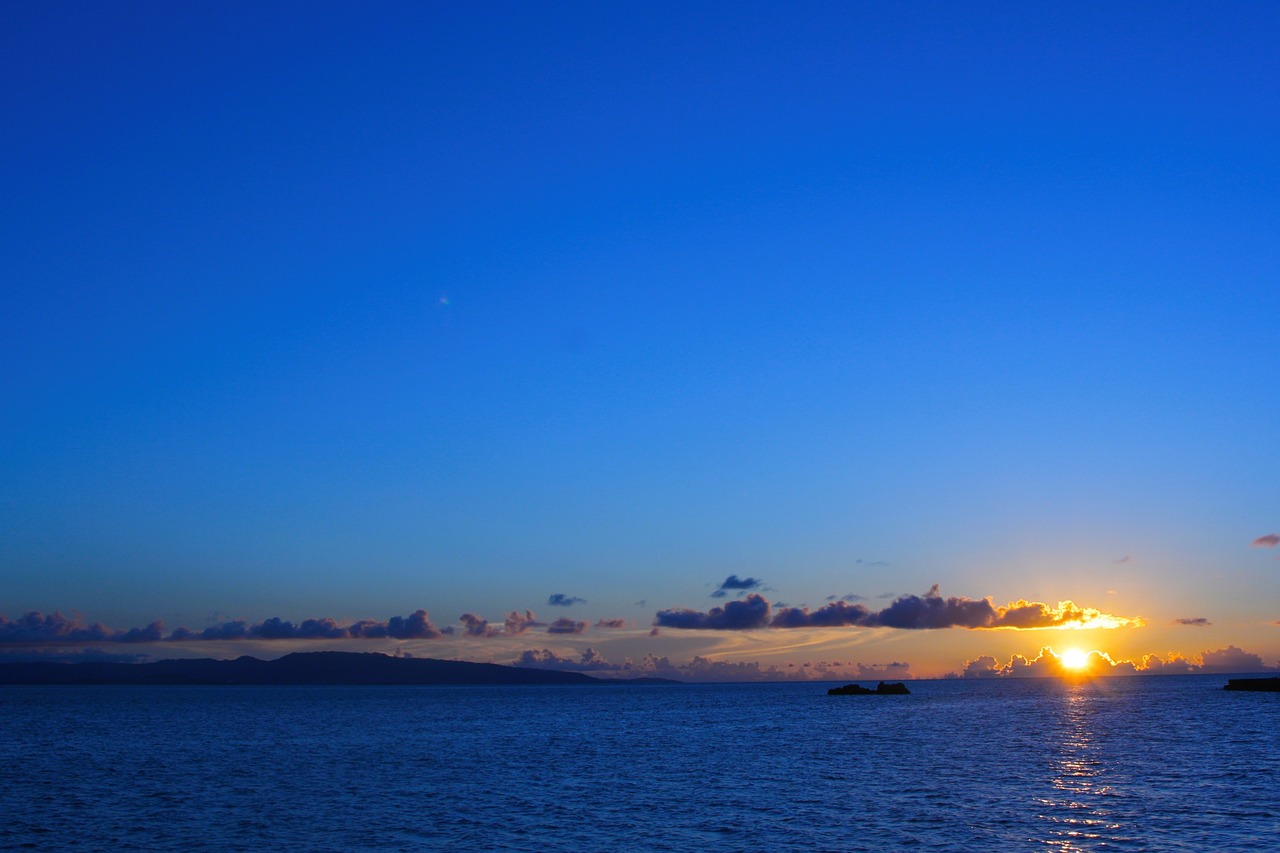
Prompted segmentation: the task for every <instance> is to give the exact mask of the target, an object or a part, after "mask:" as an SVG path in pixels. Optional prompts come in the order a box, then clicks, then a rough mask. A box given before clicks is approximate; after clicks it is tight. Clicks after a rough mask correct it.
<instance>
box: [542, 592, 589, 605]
mask: <svg viewBox="0 0 1280 853" xmlns="http://www.w3.org/2000/svg"><path fill="white" fill-rule="evenodd" d="M586 603H587V600H586V599H585V598H578V596H576V595H565V594H564V593H563V592H555V593H552V594H551V597H550V598H548V599H547V604H549V605H551V606H552V607H572V606H573V605H575V604H586Z"/></svg>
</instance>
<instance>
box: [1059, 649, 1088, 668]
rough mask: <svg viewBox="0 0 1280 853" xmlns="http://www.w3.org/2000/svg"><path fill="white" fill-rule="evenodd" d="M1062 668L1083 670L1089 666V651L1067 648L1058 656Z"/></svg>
mask: <svg viewBox="0 0 1280 853" xmlns="http://www.w3.org/2000/svg"><path fill="white" fill-rule="evenodd" d="M1058 660H1059V661H1061V662H1062V668H1063V669H1067V670H1071V671H1072V672H1083V671H1084V670H1086V669H1088V667H1089V653H1088V652H1085V651H1081V650H1080V649H1067V650H1066V651H1064V652H1063V653H1062V654H1061V655H1060V656H1059V657H1058Z"/></svg>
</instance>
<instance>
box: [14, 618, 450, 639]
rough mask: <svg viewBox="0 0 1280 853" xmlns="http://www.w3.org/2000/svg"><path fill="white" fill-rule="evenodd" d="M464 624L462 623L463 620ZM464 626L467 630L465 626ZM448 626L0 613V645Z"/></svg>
mask: <svg viewBox="0 0 1280 853" xmlns="http://www.w3.org/2000/svg"><path fill="white" fill-rule="evenodd" d="M464 625H465V623H464ZM468 630H469V629H468ZM452 633H453V628H452V627H446V628H437V627H436V626H435V625H433V624H432V623H431V617H430V616H429V615H428V614H427V611H425V610H416V611H414V612H413V613H411V614H410V615H408V616H392V617H391V618H390V619H388V620H387V621H386V622H377V621H374V620H371V619H362V620H360V621H358V622H352V623H351V624H350V625H340V624H339V623H338V622H337V621H335V620H334V619H330V618H324V619H306V620H304V621H302V622H300V623H298V624H294V623H293V622H289V621H286V620H284V619H281V618H280V617H278V616H273V617H271V618H270V619H266V620H264V621H262V622H257V623H253V624H250V623H249V622H246V621H244V620H241V619H235V620H231V621H228V622H222V623H219V624H217V625H212V626H210V627H208V628H205V629H203V630H201V631H193V630H192V629H190V628H175V629H174V630H173V631H171V632H169V633H167V634H166V633H165V627H164V623H163V622H161V621H158V620H157V621H155V622H152V623H151V624H150V625H148V626H146V627H145V628H130V629H128V630H127V631H121V630H111V629H109V628H107V627H106V626H104V625H102V624H101V623H99V622H94V623H92V624H86V623H85V622H83V621H81V620H80V619H76V618H71V617H67V616H63V615H62V614H61V613H57V612H54V613H50V614H48V615H47V616H46V615H44V614H41V613H37V612H34V611H33V612H31V613H27V614H25V615H23V616H22V617H21V618H19V619H14V620H9V619H6V618H5V617H4V616H0V643H3V644H10V645H42V644H59V645H81V644H86V643H160V642H165V643H181V642H191V641H200V640H204V641H215V640H346V639H382V638H391V639H396V640H432V639H436V638H438V637H443V636H445V635H446V634H452Z"/></svg>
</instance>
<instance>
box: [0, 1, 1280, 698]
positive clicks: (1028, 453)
mask: <svg viewBox="0 0 1280 853" xmlns="http://www.w3.org/2000/svg"><path fill="white" fill-rule="evenodd" d="M471 5H472V4H453V5H447V4H427V3H375V4H372V5H369V4H354V3H297V2H285V3H236V2H230V3H212V2H190V3H180V4H164V3H128V2H113V3H109V4H100V3H88V2H15V1H14V0H10V2H6V3H4V4H3V5H2V6H0V117H2V119H3V126H4V128H5V131H4V132H3V133H0V152H2V154H3V158H2V159H3V164H4V165H3V166H2V167H0V175H2V176H3V197H4V199H5V204H4V205H3V206H2V207H0V217H2V227H0V278H2V279H3V282H4V285H3V311H2V312H0V382H2V387H3V389H4V402H3V407H2V416H0V613H2V614H4V615H5V617H7V619H6V621H5V622H2V623H0V656H3V655H5V654H31V653H33V652H38V653H53V652H57V653H65V652H68V651H70V652H76V651H78V650H80V649H83V648H92V649H101V650H103V651H104V652H105V653H110V654H114V653H117V652H120V651H121V650H122V649H123V651H124V652H128V653H144V654H151V655H155V656H175V655H215V656H226V655H235V654H240V653H242V652H245V651H248V652H249V653H255V654H263V655H275V654H280V653H283V652H284V651H286V650H293V649H295V648H309V649H316V648H322V647H323V648H329V647H332V648H351V649H367V650H371V651H373V650H378V651H384V650H389V649H392V648H395V647H397V646H400V647H403V648H404V649H406V650H409V651H412V652H413V653H415V654H422V655H427V656H434V657H461V658H467V659H474V660H495V661H499V662H510V661H512V660H515V659H518V658H520V656H521V655H522V654H524V653H526V652H534V653H536V655H541V656H542V663H544V664H546V665H558V664H557V662H558V661H560V660H561V659H562V658H571V659H572V660H573V661H577V662H578V663H579V664H580V665H585V664H582V662H583V661H584V660H585V661H587V662H590V661H592V660H596V659H597V658H593V657H591V655H592V654H594V655H596V656H597V657H598V658H599V659H607V660H609V661H611V662H614V663H617V662H619V661H621V660H623V659H624V658H628V657H629V658H631V659H632V660H633V661H636V662H639V661H641V660H642V659H644V658H645V656H646V655H652V656H654V658H662V657H666V658H667V659H668V661H669V662H670V663H671V664H672V666H677V667H678V666H683V665H684V664H685V663H686V662H688V661H691V660H694V659H695V656H698V658H699V659H700V660H703V661H710V662H711V664H705V665H703V672H702V674H703V675H704V676H706V677H716V675H715V673H714V672H712V671H711V669H712V668H713V667H712V664H722V665H723V664H733V663H743V662H745V663H746V664H747V665H748V667H749V666H750V665H751V664H756V663H758V664H759V665H760V666H761V667H765V668H767V667H770V666H775V667H778V668H779V673H781V674H784V675H785V674H794V673H796V672H798V671H800V670H803V669H805V668H804V667H802V666H801V665H802V664H804V663H805V662H808V663H811V664H817V663H819V662H824V663H827V664H828V666H827V668H826V670H827V671H829V672H831V673H833V674H841V675H842V674H843V673H845V672H848V673H850V674H855V675H856V674H859V672H865V673H873V672H880V671H883V672H890V673H898V674H900V673H902V672H906V671H908V670H907V669H906V668H903V667H898V668H893V667H887V666H886V665H888V664H903V663H906V664H909V672H910V673H911V674H914V675H917V676H936V675H941V674H943V673H946V672H960V671H963V670H964V669H965V667H966V666H967V665H969V664H971V663H972V662H974V661H978V660H979V659H982V658H984V656H989V657H991V658H993V659H994V661H995V662H994V663H992V664H991V665H990V666H987V665H986V664H982V667H985V668H986V669H988V670H991V671H994V669H996V668H999V667H1005V666H1007V662H1008V661H1009V660H1010V656H1011V655H1014V654H1020V655H1023V656H1025V657H1026V658H1027V659H1028V660H1034V659H1036V657H1037V655H1038V654H1039V653H1040V649H1041V647H1043V646H1052V647H1054V648H1055V649H1058V650H1059V651H1061V650H1062V649H1065V648H1066V647H1068V646H1078V647H1080V648H1082V649H1084V650H1085V651H1088V650H1092V649H1097V650H1099V651H1102V652H1106V653H1107V654H1108V655H1109V656H1110V658H1111V659H1113V660H1117V661H1118V660H1132V661H1139V660H1141V659H1142V657H1143V656H1144V655H1149V654H1156V655H1160V656H1161V657H1162V660H1169V659H1170V658H1169V656H1170V655H1181V656H1183V657H1184V658H1187V659H1194V658H1196V657H1197V656H1200V655H1202V654H1204V653H1205V652H1217V651H1220V650H1224V649H1229V648H1232V647H1234V648H1235V649H1236V650H1237V651H1240V650H1243V653H1244V654H1247V655H1255V656H1258V657H1260V658H1261V659H1262V660H1263V662H1264V663H1265V664H1266V665H1267V666H1276V664H1277V659H1280V625H1278V624H1277V620H1280V562H1278V561H1277V557H1278V556H1280V547H1276V541H1277V540H1276V538H1275V537H1274V535H1273V534H1275V533H1276V532H1277V531H1278V530H1280V449H1278V447H1280V444H1278V443H1277V436H1280V403H1278V402H1277V389H1280V345H1278V342H1280V331H1278V327H1277V317H1280V241H1278V240H1277V234H1280V148H1278V147H1277V142H1276V140H1277V139H1280V52H1277V50H1276V48H1275V46H1276V45H1277V44H1280V7H1277V6H1276V5H1275V4H1270V3H1247V2H1240V3H1230V4H1221V3H1207V2H1206V3H1162V4H1150V3H1121V4H1115V3H1097V4H1090V3H1072V4H1067V5H1062V6H1056V7H1049V6H1045V5H1043V4H1030V5H1028V4H1018V3H986V4H978V5H965V6H963V7H961V6H957V5H956V4H948V3H893V4H888V3H885V4H856V3H804V4H778V3H741V2H735V3H695V4H686V5H673V6H670V7H655V6H654V5H653V4H648V3H635V4H626V3H607V4H600V3H585V2H583V3H570V2H557V3H491V4H483V5H482V6H481V8H471V7H470V6H471ZM1269 537H1270V538H1269ZM731 577H732V578H733V579H734V581H735V582H734V583H731V584H728V585H726V584H725V581H726V580H727V579H729V578H731ZM747 581H752V582H753V583H750V584H749V583H747ZM935 584H936V585H938V587H939V591H938V594H937V595H936V596H931V595H929V594H928V591H929V590H930V589H931V588H932V587H933V586H934V585H935ZM722 587H724V589H723V594H722V595H720V596H718V597H713V594H714V593H716V592H717V590H720V589H721V588H722ZM557 595H558V596H560V597H561V598H560V599H559V600H558V602H557V600H556V599H555V598H554V596H557ZM752 596H759V597H760V598H759V600H760V601H764V602H766V603H767V605H768V606H769V608H770V611H769V612H770V617H771V618H772V617H773V616H776V614H777V613H778V611H780V610H782V609H784V608H787V607H790V608H799V607H807V608H809V610H810V612H813V611H817V610H818V609H819V608H822V607H824V606H830V605H832V603H833V602H834V601H837V600H839V599H840V598H841V597H846V596H847V597H848V598H847V600H846V601H845V604H846V605H848V606H850V607H853V606H855V605H856V606H861V607H865V608H867V610H868V612H869V613H871V614H877V613H880V612H881V611H884V610H885V609H886V608H890V607H891V606H896V607H898V608H899V610H895V611H894V612H895V613H897V612H899V611H900V610H902V609H904V608H909V607H913V606H916V605H919V606H920V607H932V606H934V605H933V604H930V603H929V602H935V603H936V602H941V603H940V604H937V605H936V606H937V607H943V606H944V605H945V604H946V600H947V599H949V598H953V597H954V598H956V599H957V600H958V602H959V603H958V604H957V606H958V607H961V608H965V607H969V608H970V609H969V610H968V611H966V612H970V613H973V612H976V611H974V610H973V608H975V607H976V608H978V609H981V607H982V605H978V604H976V603H975V602H981V601H983V600H984V599H986V598H990V599H991V602H990V603H989V604H987V605H986V606H988V607H993V608H1002V607H1007V606H1009V605H1010V604H1012V603H1015V602H1018V601H1020V600H1026V601H1029V602H1035V603H1043V604H1045V605H1046V606H1047V607H1048V608H1050V609H1054V608H1058V607H1059V602H1064V601H1071V602H1074V603H1075V605H1077V606H1078V607H1079V608H1092V609H1094V610H1097V611H1099V612H1100V613H1102V614H1107V615H1113V616H1116V617H1119V618H1121V619H1123V620H1132V621H1129V622H1127V623H1126V625H1125V626H1124V627H1114V628H1107V629H1096V630H1082V631H1076V630H1064V629H1062V628H1045V629H1037V630H1031V631H1024V630H1012V629H1008V628H1000V627H994V626H993V625H991V624H983V625H980V626H978V627H964V626H959V625H958V626H956V627H929V628H923V629H918V630H917V629H914V628H910V627H906V628H904V627H901V626H899V625H896V624H886V620H887V622H888V623H892V622H893V620H894V619H895V618H896V617H884V618H881V617H878V616H868V617H866V618H863V619H862V620H861V621H858V620H852V621H851V622H850V623H849V624H842V625H808V626H806V627H797V628H785V629H784V628H780V627H775V628H770V627H767V625H754V626H751V627H749V628H746V629H733V628H731V629H724V628H720V629H707V630H702V629H696V628H692V629H691V628H687V627H673V626H672V624H671V623H672V622H673V621H679V620H678V619H675V617H672V618H668V619H666V621H665V623H664V624H663V625H662V626H661V627H659V629H658V631H657V634H656V635H651V631H652V629H653V627H654V624H655V620H657V621H663V620H661V619H659V616H658V614H659V613H660V612H676V611H683V610H689V611H693V612H694V613H696V614H701V615H703V616H705V615H706V614H709V613H710V612H711V608H713V607H720V608H725V610H723V611H722V612H724V613H743V612H744V611H742V610H741V608H743V607H745V606H747V604H748V602H754V601H757V599H755V598H752ZM904 596H906V598H904ZM895 600H896V601H898V602H900V604H898V605H895V604H894V602H895ZM966 602H968V603H966ZM970 605H972V607H971V606H970ZM731 607H732V608H733V609H732V610H730V609H729V608H731ZM419 609H425V610H426V611H428V612H429V619H430V623H431V625H432V626H433V627H434V628H435V629H437V630H438V631H440V632H442V633H441V634H440V636H436V637H430V638H428V637H425V636H402V637H394V636H388V635H386V633H385V632H384V634H383V635H382V636H374V637H365V638H362V639H333V638H330V639H328V640H325V639H306V640H303V639H298V638H296V637H294V638H289V639H269V638H263V637H262V636H250V637H242V638H240V639H236V638H235V637H223V638H221V639H217V640H197V639H190V640H186V641H183V642H178V641H172V642H170V641H165V642H160V643H146V642H144V643H128V644H125V645H127V648H125V647H124V645H122V644H121V643H119V641H118V640H119V638H118V637H116V638H115V639H114V640H113V639H112V638H111V637H112V632H116V631H128V630H129V629H132V628H140V627H143V626H146V625H148V624H150V623H152V622H153V621H155V620H163V623H164V626H165V628H164V632H165V635H166V636H167V635H168V634H170V633H171V632H172V631H173V630H174V629H176V628H179V627H185V628H187V629H190V631H191V632H193V633H194V634H200V633H201V632H203V631H205V630H206V629H211V628H215V627H216V626H225V625H226V624H228V623H233V622H235V621H237V620H240V621H244V622H245V623H246V625H247V626H252V625H255V624H261V623H264V622H265V620H268V619H271V618H272V617H276V618H279V619H281V620H286V621H289V622H291V623H294V625H295V626H297V625H300V624H301V623H302V622H303V620H306V619H326V618H327V619H332V620H335V621H334V623H333V624H334V625H337V626H338V627H347V626H350V625H352V624H355V623H357V622H359V621H360V620H372V621H374V622H376V623H378V624H384V623H386V624H390V623H389V622H388V620H389V619H390V618H391V617H393V616H399V617H410V616H411V614H413V613H414V612H415V611H417V610H419ZM31 611H37V612H40V613H42V614H52V613H55V612H60V613H61V614H65V615H66V616H67V618H68V620H70V621H68V622H67V623H66V625H65V626H64V627H56V626H55V627H50V626H51V625H52V623H48V622H42V623H41V626H42V627H39V628H38V629H37V628H31V630H30V631H28V632H27V633H26V634H24V633H23V632H22V631H20V630H19V629H18V628H15V627H14V626H15V625H18V624H19V620H20V619H21V618H22V617H23V614H26V613H28V612H31ZM526 611H532V614H533V615H532V616H525V613H526ZM512 612H514V613H515V614H517V616H519V617H520V620H523V621H520V620H517V622H516V623H514V624H515V626H516V627H515V628H513V629H511V630H508V629H507V628H506V627H504V624H505V623H506V621H507V620H508V614H510V613H512ZM73 614H75V615H73ZM464 614H468V615H469V616H471V617H472V618H473V620H478V621H471V622H468V621H467V619H466V618H464ZM42 618H43V617H42ZM557 619H563V620H567V621H565V622H562V623H557V622H556V620H557ZM602 620H605V621H604V623H603V624H602ZM608 620H614V622H613V623H610V622H608ZM618 620H621V621H620V622H619V621H618ZM529 621H532V622H534V623H537V624H534V625H526V624H525V623H526V622H529ZM694 621H696V620H694ZM1139 621H1140V622H1141V624H1140V625H1139V624H1138V622H1139ZM479 622H484V623H486V625H487V626H488V627H486V628H484V629H482V630H481V631H480V632H478V633H477V632H475V631H468V629H467V628H468V625H470V626H473V627H474V626H476V625H478V624H479ZM93 623H102V624H103V625H105V626H106V628H105V632H106V633H101V632H100V634H99V635H92V633H90V634H75V633H74V632H75V631H77V630H87V626H90V625H92V624H93ZM578 623H584V624H585V627H584V628H582V629H581V630H579V629H578V628H577V625H578ZM32 624H33V625H34V623H32ZM58 624H59V625H62V624H63V623H58ZM557 625H558V626H559V627H558V629H557V630H555V631H551V630H549V629H551V628H556V627H557ZM67 626H70V627H67ZM521 626H523V627H521ZM490 629H492V630H490ZM6 630H9V633H8V634H6ZM41 631H44V632H45V634H41V633H40V632H41ZM59 631H62V632H63V633H61V634H59V633H58V632H59ZM574 631H577V632H576V633H574ZM32 632H34V633H32ZM392 633H394V632H392ZM401 633H404V632H401ZM6 636H8V637H9V638H10V641H9V642H7V643H6V642H3V640H4V638H5V637H6ZM24 636H25V637H26V638H27V640H26V641H23V640H22V639H21V638H22V637H24ZM40 636H44V637H46V641H39V637H40ZM57 637H61V638H62V641H61V642H58V643H50V642H47V639H48V638H55V639H56V638H57ZM95 637H96V640H95ZM33 638H36V639H33ZM73 638H74V641H73ZM588 648H589V649H592V650H594V651H593V652H591V653H587V654H588V657H587V658H585V659H584V658H582V657H581V656H582V655H583V654H584V653H586V650H587V649H588ZM544 649H546V650H548V654H549V655H551V657H547V656H546V655H544V654H543V651H542V650H544ZM1046 659H1047V658H1046ZM526 660H527V659H526ZM1213 660H1219V659H1217V658H1209V659H1206V660H1205V663H1206V664H1207V663H1209V662H1210V661H1213ZM1221 660H1223V661H1227V660H1232V661H1235V660H1237V659H1236V658H1230V657H1228V658H1223V659H1221ZM1239 660H1243V659H1239ZM834 661H839V662H841V667H839V668H837V667H834V666H831V665H830V664H831V663H832V662H834ZM1246 662H1247V661H1246ZM859 663H860V664H862V665H863V669H862V670H859V669H858V667H857V664H859ZM697 666H698V665H695V667H694V668H693V669H688V668H686V669H685V670H684V674H685V675H687V676H688V677H698V670H697V668H696V667H697ZM1224 666H1225V663H1224ZM709 667H710V668H709ZM599 669H601V671H603V670H604V668H603V665H602V666H601V667H599ZM809 669H810V670H812V669H813V668H812V667H811V668H809ZM725 672H730V670H727V669H723V668H722V670H721V674H723V673H725ZM737 672H738V674H741V675H743V676H744V677H748V676H751V675H752V673H750V672H746V671H745V670H738V671H737ZM726 677H727V676H726Z"/></svg>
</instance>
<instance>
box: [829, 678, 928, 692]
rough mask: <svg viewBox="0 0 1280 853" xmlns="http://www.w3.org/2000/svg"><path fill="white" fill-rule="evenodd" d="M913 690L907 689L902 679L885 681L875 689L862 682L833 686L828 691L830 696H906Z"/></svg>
mask: <svg viewBox="0 0 1280 853" xmlns="http://www.w3.org/2000/svg"><path fill="white" fill-rule="evenodd" d="M910 692H911V691H910V690H908V689H907V685H905V684H903V683H902V682H901V681H897V682H894V683H893V684H886V683H884V682H883V681H882V682H880V683H879V684H877V685H876V688H875V690H872V689H871V688H870V687H863V686H862V685H861V684H846V685H845V686H844V687H832V688H831V689H830V690H828V691H827V695H828V696H906V695H907V694H909V693H910Z"/></svg>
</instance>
